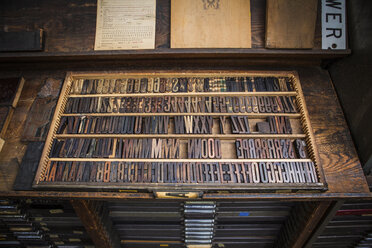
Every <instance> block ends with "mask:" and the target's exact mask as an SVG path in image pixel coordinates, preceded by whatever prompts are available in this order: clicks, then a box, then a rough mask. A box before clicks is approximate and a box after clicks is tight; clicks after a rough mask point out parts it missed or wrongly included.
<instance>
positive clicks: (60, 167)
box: [55, 162, 65, 182]
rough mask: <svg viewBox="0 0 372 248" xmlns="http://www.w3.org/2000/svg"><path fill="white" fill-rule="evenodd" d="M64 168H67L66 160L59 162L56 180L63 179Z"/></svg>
mask: <svg viewBox="0 0 372 248" xmlns="http://www.w3.org/2000/svg"><path fill="white" fill-rule="evenodd" d="M64 170H65V162H58V168H57V172H56V177H55V181H57V182H61V181H62V178H63V173H64Z"/></svg>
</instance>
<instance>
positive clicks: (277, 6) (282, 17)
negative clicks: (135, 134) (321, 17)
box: [265, 0, 318, 49]
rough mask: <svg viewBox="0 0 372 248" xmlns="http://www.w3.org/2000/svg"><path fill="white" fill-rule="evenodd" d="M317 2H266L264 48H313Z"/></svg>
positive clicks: (308, 0) (300, 0)
mask: <svg viewBox="0 0 372 248" xmlns="http://www.w3.org/2000/svg"><path fill="white" fill-rule="evenodd" d="M317 3H318V0H311V1H310V0H298V1H290V0H267V12H266V37H265V39H266V48H292V49H296V48H297V49H303V48H313V46H314V33H315V24H316V17H317Z"/></svg>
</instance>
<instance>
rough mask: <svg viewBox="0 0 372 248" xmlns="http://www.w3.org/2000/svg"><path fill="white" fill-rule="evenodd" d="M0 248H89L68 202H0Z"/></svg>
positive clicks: (83, 232) (89, 245)
mask: <svg viewBox="0 0 372 248" xmlns="http://www.w3.org/2000/svg"><path fill="white" fill-rule="evenodd" d="M0 247H30V248H31V247H59V248H80V247H81V248H87V247H93V246H92V242H91V240H90V238H89V237H88V235H87V233H86V231H85V229H84V227H83V225H82V223H81V222H80V219H79V218H78V217H77V216H76V214H75V212H74V211H73V209H72V207H71V205H70V204H69V203H68V202H62V201H48V200H25V201H24V200H17V201H16V200H14V201H9V200H0Z"/></svg>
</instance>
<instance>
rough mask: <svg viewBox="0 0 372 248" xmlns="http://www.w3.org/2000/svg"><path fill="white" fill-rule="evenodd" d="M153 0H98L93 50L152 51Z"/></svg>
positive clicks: (153, 45)
mask: <svg viewBox="0 0 372 248" xmlns="http://www.w3.org/2000/svg"><path fill="white" fill-rule="evenodd" d="M155 22H156V0H97V26H96V40H95V45H94V50H124V49H154V48H155Z"/></svg>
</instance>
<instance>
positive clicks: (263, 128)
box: [256, 121, 271, 133]
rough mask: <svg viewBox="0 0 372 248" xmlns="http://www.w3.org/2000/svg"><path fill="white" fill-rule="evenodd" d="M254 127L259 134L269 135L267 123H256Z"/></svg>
mask: <svg viewBox="0 0 372 248" xmlns="http://www.w3.org/2000/svg"><path fill="white" fill-rule="evenodd" d="M256 126H257V131H258V132H259V133H271V131H270V124H269V122H266V121H263V122H257V124H256Z"/></svg>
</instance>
